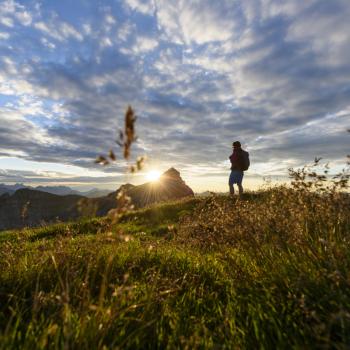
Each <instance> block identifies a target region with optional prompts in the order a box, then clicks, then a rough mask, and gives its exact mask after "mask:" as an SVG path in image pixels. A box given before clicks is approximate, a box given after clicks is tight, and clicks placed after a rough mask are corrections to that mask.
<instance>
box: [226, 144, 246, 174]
mask: <svg viewBox="0 0 350 350" xmlns="http://www.w3.org/2000/svg"><path fill="white" fill-rule="evenodd" d="M242 153H243V150H242V148H235V149H234V150H233V153H232V154H231V155H230V157H229V158H230V161H231V170H239V171H243V170H242V156H243V154H242Z"/></svg>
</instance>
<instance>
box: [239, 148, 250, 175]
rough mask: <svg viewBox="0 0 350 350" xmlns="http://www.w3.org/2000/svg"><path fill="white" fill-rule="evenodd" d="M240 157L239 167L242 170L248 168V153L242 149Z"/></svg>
mask: <svg viewBox="0 0 350 350" xmlns="http://www.w3.org/2000/svg"><path fill="white" fill-rule="evenodd" d="M240 158H241V159H240V163H241V169H242V170H243V171H246V170H248V169H249V166H250V160H249V153H248V152H246V151H243V150H242V152H241V157H240Z"/></svg>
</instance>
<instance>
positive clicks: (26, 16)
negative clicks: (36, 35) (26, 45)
mask: <svg viewBox="0 0 350 350" xmlns="http://www.w3.org/2000/svg"><path fill="white" fill-rule="evenodd" d="M15 16H16V18H17V20H18V21H19V22H20V23H21V24H22V25H24V26H29V25H30V24H31V23H32V15H31V14H30V13H29V12H28V11H23V12H17V13H16V14H15Z"/></svg>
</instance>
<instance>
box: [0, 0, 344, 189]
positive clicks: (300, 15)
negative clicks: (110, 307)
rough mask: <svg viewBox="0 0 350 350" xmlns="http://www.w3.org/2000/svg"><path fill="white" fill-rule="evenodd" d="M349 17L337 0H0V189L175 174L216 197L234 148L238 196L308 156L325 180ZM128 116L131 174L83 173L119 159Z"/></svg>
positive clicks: (336, 125) (337, 148)
mask: <svg viewBox="0 0 350 350" xmlns="http://www.w3.org/2000/svg"><path fill="white" fill-rule="evenodd" d="M349 18H350V2H349V0H331V1H330V0H305V1H300V0H284V1H281V0H244V1H243V0H220V1H212V0H192V1H191V0H120V1H117V0H98V1H97V0H96V1H89V0H74V1H71V0H59V1H58V0H57V1H54V0H41V1H37V0H26V1H14V0H0V183H9V184H10V183H16V182H22V183H25V184H28V185H32V186H35V185H57V184H60V185H69V186H71V187H73V188H81V189H89V188H92V187H97V188H108V189H115V188H117V187H119V185H121V184H122V183H125V182H131V183H135V184H138V183H142V182H145V173H146V172H147V171H149V170H152V169H158V170H160V171H165V170H167V169H168V168H169V167H175V168H176V169H178V170H179V171H180V173H181V176H182V177H183V179H184V180H185V181H186V183H187V184H188V185H190V186H191V187H192V188H193V190H194V191H196V192H201V191H205V190H212V191H226V190H227V181H228V175H229V167H230V164H229V160H228V157H229V155H230V153H231V145H232V142H233V141H235V140H240V141H241V143H242V145H243V148H244V149H246V150H247V151H248V152H249V154H250V160H251V167H250V169H249V171H247V172H246V175H245V184H246V187H247V188H252V189H255V188H257V187H259V186H262V185H264V183H265V182H264V181H266V179H267V180H269V181H271V180H272V181H285V180H286V179H287V177H286V176H287V173H288V171H287V169H288V168H290V167H294V168H296V167H300V166H302V165H304V164H306V163H310V162H312V161H313V159H314V158H315V157H316V156H317V157H323V158H324V159H325V160H326V161H329V162H330V164H331V166H332V169H334V171H337V170H339V169H341V168H342V167H343V165H344V164H345V162H346V154H347V153H348V150H349V144H350V134H349V133H347V131H346V130H347V128H349V127H350V59H349V58H350V21H349ZM128 105H131V106H132V107H133V108H134V110H135V112H136V114H137V116H138V119H137V122H136V132H137V135H138V140H137V142H136V143H135V144H134V145H133V148H132V157H133V158H132V159H131V162H132V161H133V159H135V157H137V156H142V155H146V156H147V157H148V160H147V162H146V168H145V169H144V170H143V171H142V172H141V173H139V174H137V175H130V174H128V175H125V169H126V164H125V162H123V161H122V160H119V159H118V160H117V162H116V163H115V164H114V165H112V166H109V167H101V166H100V165H98V164H95V163H94V160H95V159H96V156H98V155H100V154H106V153H108V151H109V149H110V148H114V149H115V151H116V152H117V153H118V156H119V154H120V150H119V149H118V146H117V145H116V144H115V140H116V138H117V135H118V130H119V129H120V128H122V127H123V118H124V113H125V110H126V108H127V106H128ZM119 158H120V157H119Z"/></svg>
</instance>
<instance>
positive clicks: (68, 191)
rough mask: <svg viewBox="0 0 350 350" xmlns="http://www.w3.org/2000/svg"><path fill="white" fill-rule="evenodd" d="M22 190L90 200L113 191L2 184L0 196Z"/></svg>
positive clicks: (0, 185)
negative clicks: (74, 196) (81, 197)
mask: <svg viewBox="0 0 350 350" xmlns="http://www.w3.org/2000/svg"><path fill="white" fill-rule="evenodd" d="M22 189H29V190H36V191H41V192H47V193H51V194H56V195H58V196H67V195H73V194H74V195H78V196H84V197H88V198H96V197H103V196H106V195H107V194H108V193H111V192H112V191H111V190H100V189H98V188H93V189H91V190H89V191H85V192H83V191H77V190H73V189H72V188H70V187H68V186H37V187H32V186H26V185H23V184H15V185H6V184H0V196H1V195H2V194H4V193H8V194H9V195H12V194H14V193H15V192H16V191H17V190H22Z"/></svg>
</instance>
